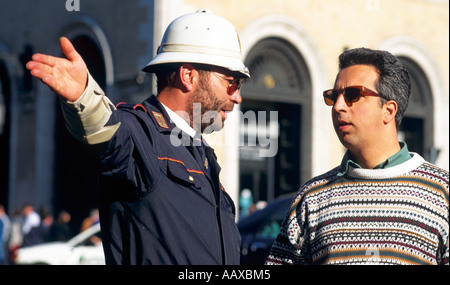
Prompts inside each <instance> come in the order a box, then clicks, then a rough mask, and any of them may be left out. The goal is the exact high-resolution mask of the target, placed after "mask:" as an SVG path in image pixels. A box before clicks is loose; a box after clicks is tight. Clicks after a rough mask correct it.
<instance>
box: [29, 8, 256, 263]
mask: <svg viewBox="0 0 450 285" xmlns="http://www.w3.org/2000/svg"><path fill="white" fill-rule="evenodd" d="M60 45H61V50H62V51H63V53H64V54H65V55H66V56H67V58H68V59H62V58H56V57H53V56H48V55H43V54H35V55H34V56H33V60H32V61H30V62H29V63H28V64H27V68H28V69H30V70H31V73H32V75H34V76H35V77H37V78H39V79H41V80H42V82H44V83H45V84H47V85H48V86H49V87H50V88H51V89H52V90H54V91H56V92H57V93H58V94H59V95H60V97H61V98H62V99H63V100H62V108H63V111H64V116H65V120H66V125H67V128H68V130H69V131H70V133H71V134H72V135H73V136H74V137H75V138H77V139H78V140H80V141H83V142H85V143H87V144H89V145H93V148H94V149H95V150H96V151H97V152H98V157H99V160H100V163H101V165H102V171H101V173H100V180H101V197H102V199H101V205H100V223H101V228H102V238H103V247H104V252H105V258H106V263H107V264H227V265H229V264H239V260H240V235H239V232H238V229H237V227H236V224H235V220H234V216H235V207H234V204H233V201H232V200H231V198H230V197H229V196H228V194H227V193H226V192H225V189H223V187H222V185H221V183H220V181H219V171H220V166H219V165H218V163H217V159H216V156H215V154H214V150H213V149H211V148H210V147H208V146H204V145H203V143H202V138H201V136H200V134H201V133H202V132H211V131H215V130H219V129H221V128H222V126H223V122H224V120H225V118H226V116H227V112H229V111H231V110H232V109H233V106H234V104H239V103H240V102H241V96H240V93H239V88H240V85H241V82H242V79H243V78H248V77H249V72H248V69H247V68H246V67H245V65H244V63H243V62H242V60H241V47H240V42H239V36H238V34H237V32H236V29H235V27H234V26H233V25H232V24H231V23H230V22H228V21H227V20H225V19H224V18H222V17H219V16H217V15H214V14H212V13H211V12H210V11H208V10H206V9H202V10H199V11H197V12H196V13H192V14H187V15H184V16H181V17H179V18H177V19H175V20H174V21H173V22H172V23H171V24H170V25H169V27H168V28H167V30H166V32H165V34H164V37H163V39H162V42H161V45H160V47H159V48H158V53H157V55H156V57H155V58H153V60H151V61H150V62H149V63H148V64H147V66H145V67H144V69H143V71H146V72H152V73H155V74H156V76H157V83H158V95H157V96H154V95H152V96H151V97H150V98H148V99H147V100H145V101H144V102H142V103H141V104H138V105H127V104H122V105H119V106H117V107H114V105H113V104H112V103H111V102H110V101H109V100H108V98H107V97H106V96H105V94H104V92H103V91H102V90H101V89H100V87H99V86H98V85H97V83H96V82H95V81H94V79H93V78H92V77H91V76H90V74H89V72H88V70H87V68H86V65H85V63H84V61H83V59H82V58H81V57H80V55H79V54H78V53H77V52H76V51H75V49H74V47H73V46H72V44H71V43H70V41H69V40H68V39H67V38H64V37H63V38H61V39H60ZM198 116H200V117H198Z"/></svg>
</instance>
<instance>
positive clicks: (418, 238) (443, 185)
mask: <svg viewBox="0 0 450 285" xmlns="http://www.w3.org/2000/svg"><path fill="white" fill-rule="evenodd" d="M411 154H412V155H413V156H412V158H411V159H409V160H408V161H406V162H404V163H402V164H400V165H397V166H394V167H391V168H386V169H370V170H369V169H361V168H352V167H350V168H349V170H348V171H347V173H346V174H345V175H343V176H338V175H337V174H338V173H339V168H335V169H333V170H331V171H329V172H327V173H325V174H324V175H321V176H319V177H316V178H313V179H312V180H310V181H309V182H307V183H306V184H305V185H304V186H303V187H302V188H301V189H300V190H299V192H298V193H297V196H296V198H295V199H294V202H293V203H292V206H291V208H290V210H289V212H288V213H287V217H286V219H285V220H284V222H283V224H282V226H281V230H280V233H279V235H278V237H277V239H276V240H275V242H274V244H273V246H272V249H271V251H270V254H269V256H268V258H267V261H266V264H447V265H448V264H449V189H448V181H449V173H448V171H445V170H443V169H440V168H438V167H436V166H434V165H432V164H430V163H428V162H426V161H425V160H424V159H423V158H422V157H421V156H420V155H418V154H416V153H411Z"/></svg>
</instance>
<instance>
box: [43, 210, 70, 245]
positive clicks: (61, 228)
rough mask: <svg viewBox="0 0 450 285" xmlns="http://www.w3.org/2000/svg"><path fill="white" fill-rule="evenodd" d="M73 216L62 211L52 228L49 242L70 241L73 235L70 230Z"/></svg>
mask: <svg viewBox="0 0 450 285" xmlns="http://www.w3.org/2000/svg"><path fill="white" fill-rule="evenodd" d="M71 218H72V217H71V215H70V214H69V212H67V211H64V210H63V211H61V212H60V213H59V214H58V218H57V220H56V222H55V223H53V225H52V226H51V227H50V232H49V237H48V238H49V241H68V240H69V239H71V238H72V236H73V233H72V229H71V228H70V224H69V223H70V220H71Z"/></svg>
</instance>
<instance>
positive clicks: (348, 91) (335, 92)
mask: <svg viewBox="0 0 450 285" xmlns="http://www.w3.org/2000/svg"><path fill="white" fill-rule="evenodd" d="M340 94H342V95H344V99H345V102H348V103H355V102H358V100H359V99H360V98H361V96H377V97H380V95H379V94H378V93H377V92H375V91H373V90H370V89H369V88H366V87H364V86H359V85H358V86H348V87H345V88H342V89H330V90H325V91H323V99H324V100H325V104H327V105H328V106H334V104H335V103H336V100H337V98H338V97H339V95H340Z"/></svg>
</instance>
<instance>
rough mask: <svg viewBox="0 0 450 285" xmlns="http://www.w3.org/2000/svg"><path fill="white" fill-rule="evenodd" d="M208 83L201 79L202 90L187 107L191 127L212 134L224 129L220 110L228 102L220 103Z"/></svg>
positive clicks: (191, 99) (189, 101)
mask: <svg viewBox="0 0 450 285" xmlns="http://www.w3.org/2000/svg"><path fill="white" fill-rule="evenodd" d="M208 83H209V82H207V80H205V78H204V77H202V78H201V80H200V88H199V89H198V91H197V92H196V93H194V94H192V96H191V97H190V98H189V100H188V102H187V106H186V110H187V113H188V114H189V116H190V125H191V126H192V128H193V129H194V130H195V131H197V132H200V133H212V132H214V131H220V130H221V129H222V128H223V125H224V121H223V119H222V117H221V116H220V110H222V109H224V106H225V105H226V104H227V103H228V102H227V101H228V100H227V101H225V102H220V100H219V98H218V96H217V95H216V93H215V92H214V90H212V88H211V86H210V84H208Z"/></svg>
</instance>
